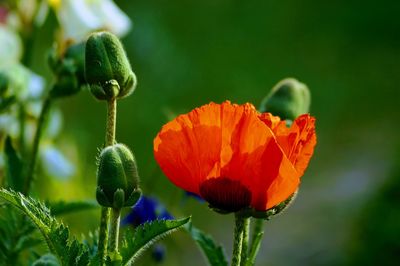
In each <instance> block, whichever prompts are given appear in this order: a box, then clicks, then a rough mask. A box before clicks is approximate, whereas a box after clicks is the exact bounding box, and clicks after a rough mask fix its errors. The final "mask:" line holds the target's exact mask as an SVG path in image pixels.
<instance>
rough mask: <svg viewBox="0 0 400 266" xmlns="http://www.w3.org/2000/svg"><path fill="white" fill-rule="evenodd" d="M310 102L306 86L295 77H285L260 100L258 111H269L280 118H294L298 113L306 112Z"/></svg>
mask: <svg viewBox="0 0 400 266" xmlns="http://www.w3.org/2000/svg"><path fill="white" fill-rule="evenodd" d="M310 102H311V97H310V91H309V89H308V88H307V86H306V85H305V84H303V83H301V82H299V81H298V80H296V79H293V78H287V79H284V80H282V81H280V82H279V83H278V84H277V85H275V87H274V88H273V89H272V90H271V92H270V94H269V95H268V96H267V97H265V98H264V99H263V100H262V102H261V106H260V112H262V113H264V112H270V113H272V114H273V115H277V116H279V117H280V118H281V119H289V120H294V119H296V117H298V116H299V115H301V114H304V113H308V111H309V108H310Z"/></svg>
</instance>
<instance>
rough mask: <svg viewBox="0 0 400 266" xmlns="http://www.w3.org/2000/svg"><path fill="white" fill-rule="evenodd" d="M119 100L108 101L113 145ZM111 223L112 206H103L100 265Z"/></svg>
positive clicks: (109, 139) (109, 142) (108, 138)
mask: <svg viewBox="0 0 400 266" xmlns="http://www.w3.org/2000/svg"><path fill="white" fill-rule="evenodd" d="M116 118H117V100H116V99H111V100H109V101H108V102H107V122H106V143H105V146H111V145H113V144H114V142H115V128H116V122H117V119H116ZM109 223H110V208H107V207H102V208H101V218H100V229H99V245H98V249H99V259H100V265H104V264H105V260H106V251H107V243H108V225H109Z"/></svg>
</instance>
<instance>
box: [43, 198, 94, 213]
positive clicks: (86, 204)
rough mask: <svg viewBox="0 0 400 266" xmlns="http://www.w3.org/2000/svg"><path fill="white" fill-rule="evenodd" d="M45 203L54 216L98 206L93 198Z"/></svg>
mask: <svg viewBox="0 0 400 266" xmlns="http://www.w3.org/2000/svg"><path fill="white" fill-rule="evenodd" d="M47 205H48V206H49V209H50V211H51V214H52V215H54V216H57V215H64V214H68V213H71V212H78V211H86V210H92V209H97V208H99V204H97V202H96V201H94V200H86V201H70V202H66V201H58V202H50V203H47Z"/></svg>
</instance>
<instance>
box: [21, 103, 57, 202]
mask: <svg viewBox="0 0 400 266" xmlns="http://www.w3.org/2000/svg"><path fill="white" fill-rule="evenodd" d="M51 103H52V99H51V98H50V97H47V98H46V99H45V100H44V103H43V106H42V110H41V111H40V116H39V120H38V123H37V128H36V132H35V137H34V139H33V147H32V154H31V158H30V162H29V165H28V172H27V176H26V179H25V183H24V189H23V191H22V193H23V194H25V195H28V194H29V190H30V188H31V184H32V182H33V178H34V175H35V168H36V162H37V157H38V153H39V145H40V140H41V138H42V134H43V129H44V127H45V125H46V122H47V119H48V116H49V111H50V107H51Z"/></svg>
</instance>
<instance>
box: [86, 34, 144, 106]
mask: <svg viewBox="0 0 400 266" xmlns="http://www.w3.org/2000/svg"><path fill="white" fill-rule="evenodd" d="M85 78H86V82H87V83H88V84H89V85H90V91H91V92H92V94H93V95H94V96H95V97H96V98H97V99H99V100H110V99H114V98H123V97H125V96H128V95H129V94H131V93H132V92H133V91H134V89H135V87H136V76H135V74H134V73H133V71H132V69H131V65H130V64H129V61H128V58H127V56H126V54H125V50H124V48H123V47H122V44H121V42H120V41H119V39H118V38H117V37H116V36H114V35H113V34H111V33H109V32H97V33H93V34H92V35H90V37H89V39H88V40H87V42H86V50H85Z"/></svg>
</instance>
